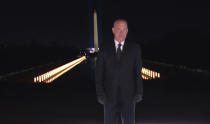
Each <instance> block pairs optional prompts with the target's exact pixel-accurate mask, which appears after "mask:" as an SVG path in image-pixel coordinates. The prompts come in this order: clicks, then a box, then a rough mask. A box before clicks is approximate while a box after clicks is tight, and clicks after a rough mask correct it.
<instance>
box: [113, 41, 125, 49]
mask: <svg viewBox="0 0 210 124" xmlns="http://www.w3.org/2000/svg"><path fill="white" fill-rule="evenodd" d="M114 43H115V48H116V50H117V47H118V44H119V42H118V41H116V40H114ZM124 43H125V41H122V42H120V44H121V50H122V49H123V46H124Z"/></svg>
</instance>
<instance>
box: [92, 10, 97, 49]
mask: <svg viewBox="0 0 210 124" xmlns="http://www.w3.org/2000/svg"><path fill="white" fill-rule="evenodd" d="M93 21H94V22H93V23H94V49H95V52H98V22H97V13H96V10H94V13H93Z"/></svg>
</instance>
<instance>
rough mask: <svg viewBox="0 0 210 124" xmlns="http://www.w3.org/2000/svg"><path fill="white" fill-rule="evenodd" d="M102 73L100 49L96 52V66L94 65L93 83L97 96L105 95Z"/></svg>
mask: <svg viewBox="0 0 210 124" xmlns="http://www.w3.org/2000/svg"><path fill="white" fill-rule="evenodd" d="M103 73H104V57H103V53H102V52H101V51H100V52H99V53H98V56H97V60H96V66H95V85H96V95H97V96H105V94H104V85H103Z"/></svg>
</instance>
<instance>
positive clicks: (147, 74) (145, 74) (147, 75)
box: [141, 67, 160, 80]
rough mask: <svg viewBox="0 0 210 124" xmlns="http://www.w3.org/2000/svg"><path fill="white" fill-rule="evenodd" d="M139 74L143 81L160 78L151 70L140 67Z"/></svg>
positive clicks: (158, 74)
mask: <svg viewBox="0 0 210 124" xmlns="http://www.w3.org/2000/svg"><path fill="white" fill-rule="evenodd" d="M141 73H142V74H141V76H142V78H143V79H144V80H151V79H157V78H160V73H158V72H155V71H152V70H150V69H147V68H144V67H142V69H141Z"/></svg>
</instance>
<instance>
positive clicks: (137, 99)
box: [135, 94, 143, 103]
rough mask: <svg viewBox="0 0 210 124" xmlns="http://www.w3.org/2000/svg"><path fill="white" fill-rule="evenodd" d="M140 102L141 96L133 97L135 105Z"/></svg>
mask: <svg viewBox="0 0 210 124" xmlns="http://www.w3.org/2000/svg"><path fill="white" fill-rule="evenodd" d="M142 100H143V98H142V95H140V94H138V95H136V96H135V101H136V103H139V102H141V101H142Z"/></svg>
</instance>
